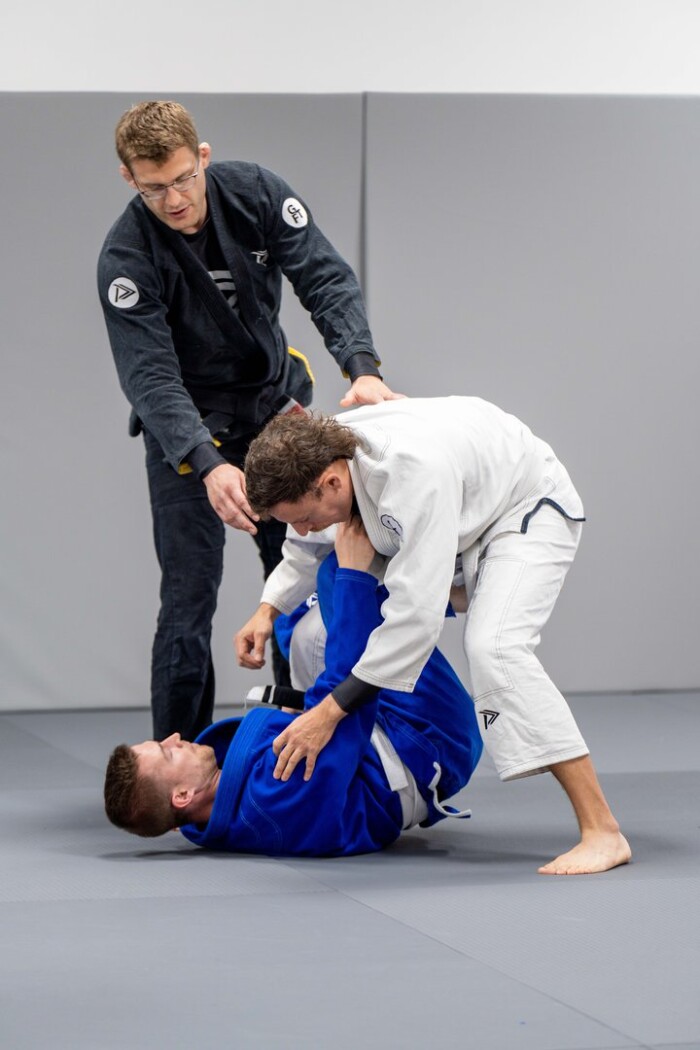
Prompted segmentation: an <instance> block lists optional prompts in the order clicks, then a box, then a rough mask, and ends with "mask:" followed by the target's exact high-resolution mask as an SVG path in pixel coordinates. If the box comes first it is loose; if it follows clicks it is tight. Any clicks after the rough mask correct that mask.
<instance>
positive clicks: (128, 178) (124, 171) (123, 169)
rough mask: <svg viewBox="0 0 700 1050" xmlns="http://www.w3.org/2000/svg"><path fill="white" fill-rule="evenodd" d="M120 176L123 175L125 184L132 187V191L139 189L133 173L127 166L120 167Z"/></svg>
mask: <svg viewBox="0 0 700 1050" xmlns="http://www.w3.org/2000/svg"><path fill="white" fill-rule="evenodd" d="M119 174H120V175H121V177H122V178H123V179H124V181H125V182H128V183H129V185H130V186H131V188H132V190H136V189H138V187H137V185H136V183H135V182H134V176H133V175H132V174H131V172H130V171H129V169H128V168H127V166H126V164H120V165H119Z"/></svg>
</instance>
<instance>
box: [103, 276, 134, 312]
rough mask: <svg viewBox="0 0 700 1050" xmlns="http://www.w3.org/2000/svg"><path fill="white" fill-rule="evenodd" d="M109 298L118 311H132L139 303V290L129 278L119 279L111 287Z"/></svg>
mask: <svg viewBox="0 0 700 1050" xmlns="http://www.w3.org/2000/svg"><path fill="white" fill-rule="evenodd" d="M107 298H108V299H109V301H110V303H111V304H112V306H116V308H117V310H130V309H131V307H132V306H136V304H137V302H138V301H139V290H138V288H137V287H136V285H135V284H134V282H133V281H130V280H129V278H128V277H117V278H115V280H113V281H112V283H111V284H110V286H109V291H108V292H107Z"/></svg>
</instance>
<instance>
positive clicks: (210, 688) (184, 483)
mask: <svg viewBox="0 0 700 1050" xmlns="http://www.w3.org/2000/svg"><path fill="white" fill-rule="evenodd" d="M144 440H145V443H146V469H147V472H148V487H149V492H150V497H151V511H152V514H153V538H154V541H155V547H156V554H157V555H158V562H159V564H160V568H161V573H162V575H161V586H160V600H161V607H160V612H159V614H158V627H157V630H156V636H155V639H154V641H153V653H152V661H151V708H152V712H153V736H154V739H155V740H164V739H165V737H167V736H170V734H171V733H174V732H178V733H181V734H182V736H183V737H184V739H186V740H194V739H195V737H196V736H198V735H199V733H201V732H202V731H203V730H204V729H206V727H207V726H209V725H210V724H211V721H212V715H213V711H214V665H213V663H212V657H211V626H212V619H213V617H214V612H215V610H216V601H217V594H218V590H219V584H220V583H221V577H222V573H223V558H224V542H225V531H226V526H225V525H224V524H223V522H222V521H221V519H220V518H219V517H218V515H217V514H216V513H215V511H214V510H213V508H212V506H211V504H210V503H209V499H208V498H207V491H206V488H205V487H204V485H203V484H202V483H201V481H199V479H198V478H197V477H196V476H195V475H194V474H185V475H179V474H176V473H175V471H174V470H173V468H172V467H171V466H170V465H169V464H168V463H166V462H165V460H164V458H163V451H162V449H161V447H160V445H159V444H158V442H157V441H156V440H155V438H154V437H153V436H152V435H151V434H149V433H147V432H146V431H144ZM236 465H240V463H239V464H236ZM285 533H286V525H284V524H282V523H281V522H278V521H270V522H260V523H259V524H258V533H257V535H256V536H255V537H253V538H254V539H255V542H256V544H257V547H258V552H259V554H260V559H261V561H262V563H263V572H264V575H265V578H267V577H268V576H269V574H270V573H271V572H272V570H273V569H274V567H275V566H276V565H277V564H278V562H279V561H280V559H281V557H282V553H281V552H282V544H283V542H284V537H285ZM272 658H273V670H274V676H275V681H276V683H277V684H279V685H286V684H289V668H288V665H287V663H286V661H285V660H284V658H283V657H282V656H281V654H280V652H279V649H278V648H277V646H276V645H274V646H273V654H272Z"/></svg>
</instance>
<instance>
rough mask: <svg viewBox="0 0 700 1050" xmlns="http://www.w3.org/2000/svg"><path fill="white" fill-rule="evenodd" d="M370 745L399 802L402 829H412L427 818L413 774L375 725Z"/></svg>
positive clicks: (425, 808) (383, 733)
mask: <svg viewBox="0 0 700 1050" xmlns="http://www.w3.org/2000/svg"><path fill="white" fill-rule="evenodd" d="M369 739H370V743H371V744H372V746H373V747H374V750H375V751H376V752H377V755H378V757H379V761H380V762H381V764H382V769H383V770H384V773H385V775H386V779H387V781H388V784H389V787H390V788H391V790H392V791H395V792H396V793H397V795H398V796H399V801H400V802H401V816H402V818H403V820H402V825H401V826H402V828H403V829H404V830H405V829H406V828H412V827H414V826H415V825H416V824H420V822H421V821H422V820H425V819H426V817H427V816H428V806H427V804H426V802H425V799H424V798H423V797H422V795H421V793H420V791H419V790H418V785H417V784H416V779H415V777H414V776H413V773H412V772H411V770H410V769H409V768H408V766H407V765H405V764H404V763H403V762H402V761H401V759H400V758H399V755H398V753H397V751H396V748H395V747H394V745H393V744H392V742H391V740H390V739H389V737H388V736H387V735H386V733H385V732H384V730H383V729H381V728H380V727H379V726H378V725H376V724H375V726H374V729H373V730H372V735H371V737H370V738H369Z"/></svg>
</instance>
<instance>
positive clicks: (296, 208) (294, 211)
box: [282, 197, 309, 229]
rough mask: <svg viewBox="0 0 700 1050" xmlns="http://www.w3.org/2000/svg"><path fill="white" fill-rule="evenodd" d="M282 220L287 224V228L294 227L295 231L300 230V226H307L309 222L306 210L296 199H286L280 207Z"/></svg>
mask: <svg viewBox="0 0 700 1050" xmlns="http://www.w3.org/2000/svg"><path fill="white" fill-rule="evenodd" d="M282 218H283V219H284V221H285V222H286V223H287V226H294V228H295V229H301V228H302V226H307V225H308V222H309V216H308V215H307V212H306V208H305V207H304V205H303V204H302V203H301V201H298V200H297V199H296V197H287V199H286V201H285V202H284V204H283V205H282Z"/></svg>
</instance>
